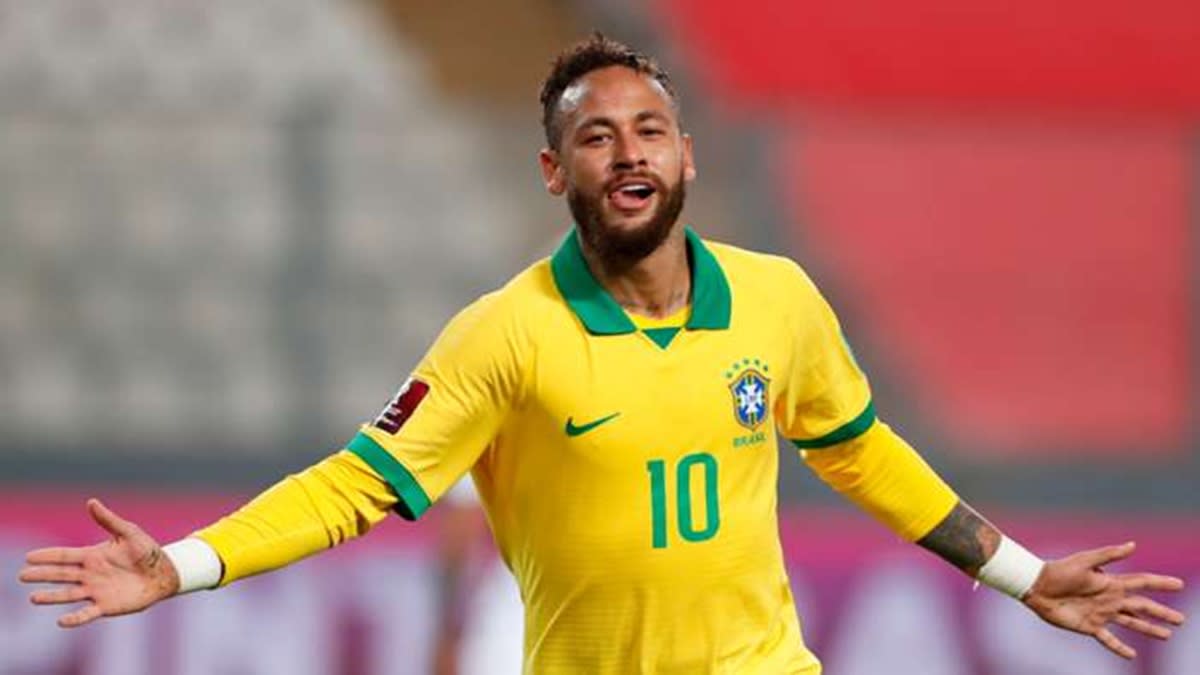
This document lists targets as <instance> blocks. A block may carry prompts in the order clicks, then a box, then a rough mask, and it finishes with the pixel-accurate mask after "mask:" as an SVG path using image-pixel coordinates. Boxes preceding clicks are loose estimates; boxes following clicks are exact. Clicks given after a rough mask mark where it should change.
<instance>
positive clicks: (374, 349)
mask: <svg viewBox="0 0 1200 675" xmlns="http://www.w3.org/2000/svg"><path fill="white" fill-rule="evenodd" d="M595 28H599V29H603V30H604V31H606V32H607V33H608V34H610V35H611V36H613V37H616V38H618V39H621V40H623V41H626V42H629V43H631V44H633V45H635V46H637V47H639V48H641V49H643V50H644V51H647V52H649V53H651V54H653V55H656V56H657V57H658V58H659V59H660V61H662V62H663V63H664V64H665V65H667V67H668V68H669V69H670V70H671V71H672V74H673V76H674V77H675V79H676V80H677V82H678V83H679V86H680V89H681V91H682V94H683V111H684V117H685V126H686V127H687V128H688V129H689V130H690V131H691V132H692V133H693V134H694V136H695V138H696V151H697V161H698V168H699V173H700V178H699V180H698V182H697V184H696V185H695V186H694V188H693V189H692V191H691V193H690V200H689V204H688V207H687V211H686V215H687V219H688V222H690V223H692V224H693V225H694V226H695V227H696V228H697V229H698V230H699V231H700V232H701V233H703V234H705V235H706V236H708V237H711V238H714V239H719V240H724V241H729V242H732V243H736V244H740V245H743V246H747V247H751V248H757V249H763V250H769V251H774V252H779V253H785V254H787V255H790V256H792V257H794V258H796V259H797V260H799V261H800V262H801V263H802V264H803V265H804V266H805V267H806V268H807V269H808V271H809V272H810V273H811V274H812V276H814V278H815V279H816V280H817V282H818V283H819V284H820V285H821V287H822V288H823V290H824V291H825V293H826V294H827V296H828V297H829V298H830V299H831V301H832V302H833V304H834V306H835V308H836V309H837V310H838V312H839V314H840V316H841V318H842V320H843V323H844V326H845V329H846V333H847V335H848V336H849V339H850V341H851V342H852V343H853V344H854V347H855V350H856V352H857V354H858V356H859V357H860V360H861V361H862V363H863V365H864V367H865V368H866V370H867V371H868V373H869V374H870V375H871V377H872V381H873V384H874V388H875V392H876V405H877V407H878V408H879V410H880V411H881V416H883V417H884V418H885V419H886V420H888V421H889V422H890V423H891V424H892V425H893V426H895V427H896V428H898V429H899V430H900V431H901V433H902V434H903V435H905V436H906V437H907V438H908V439H909V440H910V441H912V442H913V443H914V445H916V446H917V447H918V448H919V449H921V451H922V452H923V454H925V455H926V457H927V458H929V460H930V462H931V463H932V464H934V465H935V467H936V468H937V469H938V470H939V471H941V472H942V473H943V475H945V476H946V477H947V478H948V479H949V480H950V482H951V483H952V484H953V485H954V486H955V487H956V488H957V489H958V490H959V491H960V492H961V493H962V494H963V495H964V496H965V497H967V498H968V499H970V500H971V501H972V502H973V503H975V504H976V505H978V506H979V507H981V509H982V510H984V512H985V513H987V514H989V515H990V516H993V519H994V520H996V521H997V522H998V523H999V524H1000V525H1002V526H1003V527H1004V528H1005V529H1006V530H1008V531H1009V532H1010V533H1012V534H1014V535H1015V536H1016V537H1018V538H1020V539H1022V540H1023V541H1025V542H1026V543H1027V544H1029V545H1030V547H1031V548H1034V549H1035V550H1038V551H1039V552H1040V553H1042V554H1044V555H1047V556H1052V555H1054V554H1055V553H1060V552H1064V551H1068V550H1071V549H1073V548H1076V547H1091V546H1096V545H1101V544H1107V543H1117V542H1119V541H1123V540H1125V539H1129V538H1135V539H1137V540H1138V542H1139V544H1140V545H1141V550H1140V552H1139V554H1138V557H1137V560H1138V561H1139V563H1140V565H1139V566H1152V567H1154V568H1156V569H1158V570H1160V571H1164V572H1171V573H1175V574H1181V575H1184V576H1185V577H1188V578H1189V579H1190V580H1191V581H1192V586H1193V587H1194V589H1193V590H1189V591H1187V592H1185V593H1184V594H1183V595H1182V596H1181V597H1179V598H1176V599H1175V601H1176V602H1177V603H1178V605H1179V606H1180V607H1181V609H1184V610H1185V611H1189V610H1190V612H1191V613H1192V614H1193V615H1194V616H1195V617H1196V618H1200V590H1196V589H1198V588H1200V451H1198V447H1200V426H1198V425H1197V416H1196V413H1195V408H1196V389H1197V383H1198V382H1200V379H1198V375H1200V360H1198V359H1197V354H1198V349H1197V347H1198V342H1197V334H1196V322H1197V320H1198V319H1200V311H1198V309H1200V307H1198V300H1197V290H1200V279H1197V272H1196V270H1197V269H1198V267H1197V260H1198V255H1200V244H1198V243H1197V241H1198V239H1197V232H1200V171H1198V162H1197V157H1198V150H1200V148H1198V144H1197V139H1198V136H1197V130H1198V129H1200V6H1198V5H1196V4H1195V3H1193V2H1188V1H1186V0H1138V1H1136V2H1135V1H1134V0H1099V1H1097V0H1090V1H1086V2H1085V1H1084V0H1062V1H1061V2H1057V3H1039V2H1033V1H1032V0H1019V1H1016V2H1014V1H1013V0H971V1H970V2H965V3H964V2H961V1H956V0H913V1H912V2H907V3H888V2H879V1H877V0H838V1H837V2H834V1H832V0H793V1H789V2H784V1H781V0H774V1H772V0H742V1H741V2H738V3H733V2H729V1H728V0H688V1H684V0H654V1H653V2H635V1H633V0H488V1H483V0H463V1H461V2H454V3H443V2H433V1H431V0H210V1H209V2H205V3H199V2H194V1H191V0H111V1H109V2H105V3H98V2H94V1H92V0H41V1H40V2H36V3H31V2H20V1H19V0H0V573H2V579H3V581H0V674H3V675H9V674H12V675H17V674H32V673H36V674H42V673H45V674H63V675H66V674H72V675H73V674H80V675H82V674H103V675H140V674H142V673H147V674H149V673H156V674H157V673H186V674H196V675H201V674H205V673H231V674H234V673H236V674H253V675H258V674H264V675H265V674H268V673H301V674H303V673H313V674H314V675H316V674H319V673H338V674H346V675H349V674H351V673H364V674H366V673H427V672H431V670H432V668H433V665H432V664H433V662H434V653H435V651H436V649H435V647H434V645H435V643H436V642H437V637H436V634H437V632H438V630H439V629H438V626H439V625H440V620H439V619H438V618H437V617H438V616H440V614H441V613H444V612H445V611H446V610H445V608H444V607H443V605H444V604H445V603H443V602H442V601H441V598H440V596H439V593H438V591H437V590H436V589H437V585H438V584H437V581H438V579H439V578H440V565H441V564H442V563H441V562H440V560H441V558H440V555H439V552H440V551H442V550H443V549H444V547H443V546H442V545H441V544H439V537H440V536H443V535H442V533H441V530H444V529H445V528H439V522H441V521H444V516H443V515H442V514H440V513H439V509H437V508H435V509H434V510H433V511H432V512H431V514H430V517H429V518H428V519H426V520H425V521H423V522H421V523H418V524H417V525H409V524H403V523H401V522H400V521H399V520H398V519H395V522H388V523H385V524H384V525H382V526H381V527H380V528H379V533H378V534H373V535H372V536H371V537H368V538H367V539H365V540H362V541H361V542H356V543H354V544H351V545H349V546H347V547H345V548H344V549H342V550H339V551H336V552H334V553H332V554H329V555H327V556H322V557H320V558H318V559H315V560H312V561H307V562H304V563H301V564H299V565H297V566H295V567H293V568H289V569H288V570H286V571H284V572H281V573H278V574H275V575H270V576H269V577H265V578H261V579H255V580H251V581H248V582H245V583H244V584H242V586H241V587H240V588H239V590H238V591H234V592H226V593H220V594H198V595H193V596H188V597H186V598H182V599H179V600H177V601H174V602H172V603H170V604H169V605H166V606H163V607H161V608H157V609H156V610H155V611H154V612H151V613H150V614H148V615H139V616H136V617H129V618H124V619H121V620H117V621H111V622H107V623H103V624H101V625H97V626H94V627H89V628H87V629H84V630H80V631H75V632H70V633H67V632H64V631H60V630H58V629H56V628H55V627H54V623H53V620H54V617H55V615H56V614H55V612H53V611H51V610H34V609H33V608H30V607H29V606H28V605H27V604H26V601H25V595H26V593H27V590H26V589H24V588H21V587H19V586H18V585H17V584H16V583H15V582H14V581H13V580H14V578H15V576H16V571H17V569H18V568H19V566H20V561H21V557H22V554H23V552H24V551H25V550H27V549H28V548H31V547H35V546H41V545H46V544H49V543H59V542H64V543H82V542H88V541H92V540H93V539H95V538H96V537H97V536H98V532H97V531H95V530H94V529H93V528H92V527H91V526H89V524H88V522H87V519H86V516H85V513H84V511H83V499H84V498H85V497H87V496H89V495H101V496H104V497H105V498H106V499H107V500H108V502H109V503H110V505H111V506H113V507H114V508H116V509H117V510H118V511H120V512H122V513H123V514H124V515H126V516H127V517H129V518H131V519H134V520H137V521H139V522H142V523H143V524H145V525H146V526H147V529H149V530H150V531H151V532H153V533H154V534H156V535H159V536H160V537H161V538H163V539H170V538H173V537H177V536H182V535H184V534H186V533H187V532H189V531H191V530H192V529H195V528H196V527H199V526H201V525H203V524H205V523H207V522H209V521H211V520H213V519H215V518H216V517H218V516H219V515H221V514H222V513H224V512H225V511H226V510H227V509H229V508H231V507H232V506H234V505H236V504H238V503H240V501H241V500H242V499H244V498H245V497H246V496H248V495H251V494H254V493H255V492H257V491H258V490H260V489H262V488H264V487H265V486H267V485H269V484H270V483H272V482H274V481H275V480H276V479H277V478H278V477H280V476H281V475H282V474H284V473H287V472H291V471H295V470H298V469H300V468H302V467H304V466H306V465H307V464H309V463H311V462H313V461H315V460H317V459H319V458H320V457H322V456H324V455H325V454H327V453H328V452H330V451H331V450H334V449H336V448H338V447H340V446H341V444H342V443H344V442H346V441H347V440H348V439H349V438H350V437H351V436H352V435H353V434H354V432H355V430H356V428H357V425H358V424H359V423H361V422H362V421H364V420H366V419H368V418H370V417H373V416H374V415H375V414H376V413H377V412H378V410H380V409H382V407H383V406H384V405H385V403H386V402H387V400H388V399H389V398H390V397H391V395H392V394H393V392H394V391H395V389H396V388H397V387H398V386H399V385H400V383H402V382H403V380H404V379H405V377H406V375H407V372H408V370H409V369H410V368H411V367H412V366H413V365H414V364H415V362H416V360H417V359H418V358H419V357H420V355H421V354H422V353H423V351H424V349H425V348H426V347H427V346H428V345H429V344H430V342H431V341H432V340H433V338H434V337H435V336H436V334H437V331H438V329H439V328H440V326H441V325H442V324H443V323H444V322H445V321H446V320H447V319H448V318H449V317H450V316H451V315H452V314H453V313H454V312H455V311H456V310H457V309H459V308H460V307H461V306H463V305H465V304H466V303H468V302H470V301H471V300H472V299H474V298H475V297H476V296H478V295H479V294H481V293H483V292H486V291H488V290H491V289H493V288H495V287H497V286H499V285H500V284H502V283H503V282H504V281H505V280H506V279H507V278H508V277H509V276H511V275H512V274H514V273H515V272H516V271H518V270H519V269H521V268H523V267H524V266H526V265H527V264H529V263H531V262H532V261H534V260H536V259H537V258H539V257H542V256H544V255H547V254H548V253H549V252H551V251H552V250H553V249H554V247H555V246H556V245H557V243H558V241H559V239H560V237H561V236H562V233H563V232H565V231H566V230H567V229H568V228H569V227H570V222H569V215H568V213H567V210H566V208H565V205H563V204H561V203H559V202H558V201H557V200H554V199H552V198H550V197H548V196H547V195H546V193H545V191H544V190H543V188H542V185H541V182H540V175H539V173H538V171H537V165H536V161H535V159H536V152H537V150H538V149H539V148H540V147H541V146H542V144H543V141H542V136H541V128H540V125H539V116H540V108H539V106H538V103H537V92H538V88H539V86H540V83H541V80H542V78H543V77H544V75H545V74H546V71H547V70H548V64H549V62H550V60H551V59H552V58H553V56H554V55H555V54H556V53H557V52H558V51H559V50H560V49H562V48H563V47H564V46H566V45H567V44H569V43H570V42H571V41H573V40H575V39H578V38H580V37H582V36H584V35H586V34H587V32H589V31H590V30H592V29H595ZM781 451H782V452H784V453H785V455H786V457H785V458H784V461H783V462H782V463H781V464H782V466H783V476H782V480H781V486H780V490H781V501H782V504H783V510H784V516H783V519H782V530H783V531H782V535H783V537H784V541H785V548H786V550H787V553H788V556H789V558H788V561H789V566H790V567H791V570H792V576H793V584H794V586H795V591H796V595H797V601H798V603H799V605H800V611H801V616H802V619H803V620H804V622H805V630H806V635H807V637H808V639H809V641H810V643H812V644H813V645H814V646H815V648H816V649H817V651H818V653H819V654H821V655H822V657H823V658H824V660H825V661H826V665H827V668H828V672H830V673H831V674H836V675H843V674H850V675H875V674H880V675H885V674H886V675H905V674H913V675H943V674H944V675H957V674H963V675H1002V674H1003V675H1007V674H1012V675H1025V674H1037V675H1056V674H1063V675H1067V674H1080V675H1083V674H1087V675H1096V674H1100V675H1108V674H1113V675H1124V674H1129V675H1196V674H1197V673H1200V629H1198V628H1197V626H1189V627H1185V628H1184V629H1182V630H1181V631H1180V632H1179V633H1178V634H1177V636H1176V639H1175V640H1173V641H1172V642H1171V643H1168V644H1166V645H1148V644H1145V643H1143V642H1136V644H1137V646H1138V647H1139V648H1141V651H1142V652H1143V657H1142V658H1141V659H1139V661H1138V662H1136V663H1134V664H1126V663H1124V662H1121V661H1119V660H1118V659H1116V658H1114V657H1111V656H1109V655H1107V654H1106V653H1104V652H1103V651H1102V650H1101V649H1100V648H1099V647H1098V646H1097V645H1095V644H1093V643H1091V642H1089V641H1088V640H1085V639H1083V638H1079V637H1077V636H1072V635H1067V634H1062V633H1058V632H1055V631H1052V630H1051V629H1049V628H1047V627H1045V626H1043V625H1041V624H1040V623H1039V622H1038V621H1037V620H1036V619H1035V618H1033V617H1032V615H1030V614H1028V613H1026V612H1024V611H1023V610H1022V609H1021V608H1020V607H1019V606H1018V605H1017V604H1016V603H1013V602H1012V601H1009V600H1007V599H1005V598H1003V597H1000V596H998V595H997V594H995V593H992V592H985V591H981V592H979V593H977V594H973V593H972V592H971V591H970V584H969V583H968V582H967V581H966V580H965V579H963V578H960V577H959V576H958V575H957V573H956V572H954V571H953V570H950V569H948V568H946V566H944V565H942V564H941V563H940V562H938V561H936V560H933V559H932V558H931V557H929V556H928V555H927V554H924V553H923V552H921V551H919V550H917V549H916V548H915V547H909V546H904V545H900V544H898V543H897V542H896V541H895V540H894V539H893V538H892V537H891V536H890V535H889V534H888V533H887V532H885V531H884V530H883V529H882V528H880V527H879V526H877V525H875V524H874V523H872V522H870V521H869V520H867V519H866V518H865V517H863V516H860V515H858V514H856V513H853V512H851V511H849V510H847V509H846V507H845V506H844V505H842V504H841V503H840V502H839V501H838V499H837V498H836V497H835V496H834V495H832V493H831V492H830V491H829V490H828V489H827V488H825V487H824V486H823V485H821V484H820V483H818V482H816V481H814V480H813V479H812V477H811V476H809V475H808V474H807V473H806V470H805V469H804V468H803V466H802V464H801V462H800V461H799V460H798V459H797V458H796V457H795V456H794V454H793V452H792V451H790V450H788V449H786V448H784V449H781ZM477 548H478V551H477V553H476V554H475V556H474V557H475V558H476V559H477V563H476V564H474V565H473V566H472V567H471V569H472V570H474V572H472V573H470V574H468V577H471V578H473V579H476V580H477V581H478V580H480V579H483V578H484V577H486V576H487V574H488V573H489V572H488V570H490V569H492V566H491V564H490V560H489V556H490V555H491V554H490V552H489V551H488V549H487V548H486V546H480V547H477ZM479 583H483V582H482V581H479ZM468 595H470V594H469V593H468ZM481 597H482V596H481ZM479 605H480V603H478V602H476V603H470V602H468V603H465V606H464V607H462V608H458V609H454V610H452V611H462V612H463V613H464V614H465V615H467V616H466V617H465V618H464V621H466V623H467V625H468V626H469V625H472V624H471V621H472V619H471V616H473V615H475V614H479V613H486V611H487V608H486V607H484V608H481V607H480V606H479ZM509 628H512V626H511V625H510V626H509ZM513 639H515V640H519V630H518V631H517V634H516V635H514V636H513ZM492 672H497V673H500V672H512V671H511V670H502V669H500V668H498V667H497V668H496V669H495V670H494V671H492Z"/></svg>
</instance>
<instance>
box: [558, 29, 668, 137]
mask: <svg viewBox="0 0 1200 675" xmlns="http://www.w3.org/2000/svg"><path fill="white" fill-rule="evenodd" d="M609 66H624V67H626V68H629V69H630V70H633V71H636V72H638V73H641V74H643V75H647V76H649V77H652V78H654V80H655V81H656V82H658V83H659V84H660V85H662V88H663V90H664V91H666V92H667V96H669V97H670V99H671V105H672V106H673V107H675V108H678V107H679V98H678V96H677V95H676V94H675V87H673V86H672V85H671V76H670V75H669V74H668V73H667V71H665V70H663V69H662V67H661V66H659V65H658V63H657V62H656V61H655V60H654V59H652V58H650V57H649V56H646V55H645V54H643V53H641V52H639V51H637V50H636V49H634V48H633V47H630V46H629V45H626V44H622V43H620V42H617V41H616V40H613V39H612V38H609V37H607V36H606V35H604V34H603V33H601V32H600V31H596V32H595V33H592V35H591V37H589V38H587V39H586V40H580V41H579V42H576V43H575V44H573V45H571V46H570V47H568V48H567V49H566V50H564V51H563V52H562V53H561V54H559V55H558V57H557V58H556V59H554V66H553V67H552V68H551V69H550V74H549V75H547V76H546V80H545V82H543V83H542V92H541V94H540V96H539V97H538V98H539V100H540V101H541V102H542V130H543V131H545V133H546V143H547V144H548V145H549V146H550V148H552V149H554V150H558V146H559V142H560V141H561V138H562V120H561V118H560V117H559V115H558V103H559V100H560V99H561V98H562V95H563V92H564V91H566V90H567V87H570V86H571V85H572V84H574V82H575V81H576V80H578V79H579V78H581V77H583V76H584V75H587V74H588V73H590V72H592V71H593V70H599V69H601V68H607V67H609Z"/></svg>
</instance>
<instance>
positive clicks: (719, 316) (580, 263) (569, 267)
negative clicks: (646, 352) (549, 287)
mask: <svg viewBox="0 0 1200 675" xmlns="http://www.w3.org/2000/svg"><path fill="white" fill-rule="evenodd" d="M684 234H685V236H686V237H687V246H688V252H689V253H691V256H690V257H691V261H692V315H691V316H690V317H688V321H687V329H688V330H705V329H707V330H724V329H726V328H729V314H730V304H731V300H730V297H731V296H730V293H729V281H728V280H727V279H726V278H725V272H724V271H722V270H721V265H720V264H719V263H717V258H716V256H714V255H713V254H712V251H709V250H708V247H706V246H705V245H704V242H703V241H701V240H700V237H699V236H698V235H697V234H696V233H695V232H693V231H692V228H690V227H688V228H685V229H684ZM550 270H551V272H552V273H553V274H554V283H555V284H556V285H557V286H558V291H559V292H560V293H562V295H563V298H565V299H566V301H567V304H568V305H569V306H570V307H571V311H573V312H575V316H578V317H579V320H580V321H582V322H583V325H584V327H585V328H587V331H588V332H589V333H591V334H592V335H621V334H624V333H632V332H634V331H636V330H637V327H636V326H634V325H633V321H630V320H629V317H628V316H627V315H626V314H625V310H623V309H621V306H620V305H618V304H617V301H616V300H613V297H612V296H611V295H609V294H608V291H606V290H604V287H603V286H601V285H600V282H598V281H596V277H594V276H592V271H591V270H589V269H588V266H587V262H586V261H585V260H584V258H583V249H582V248H580V246H579V237H578V235H577V234H576V233H575V230H574V229H572V230H571V231H570V232H569V233H568V234H567V236H566V238H565V239H564V240H563V243H562V245H561V246H559V247H558V251H556V252H555V253H554V256H553V257H552V258H551V259H550Z"/></svg>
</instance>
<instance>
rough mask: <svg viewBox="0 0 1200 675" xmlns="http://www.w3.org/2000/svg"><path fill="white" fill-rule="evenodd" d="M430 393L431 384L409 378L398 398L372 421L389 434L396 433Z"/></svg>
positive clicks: (401, 388)
mask: <svg viewBox="0 0 1200 675" xmlns="http://www.w3.org/2000/svg"><path fill="white" fill-rule="evenodd" d="M428 393H429V385H428V384H425V383H424V382H422V381H421V380H418V379H416V378H414V377H410V378H408V380H407V381H405V383H404V386H402V387H400V391H399V392H398V393H397V394H396V398H394V399H392V402H391V403H389V404H388V407H386V408H384V409H383V412H381V413H379V417H376V418H375V421H374V422H373V423H372V424H373V425H374V426H375V428H377V429H382V430H384V431H386V432H388V433H389V434H392V435H395V434H396V432H398V431H400V427H402V426H404V423H405V422H407V421H408V418H409V417H412V414H413V413H414V412H416V410H417V406H419V405H421V400H422V399H424V398H425V395H426V394H428Z"/></svg>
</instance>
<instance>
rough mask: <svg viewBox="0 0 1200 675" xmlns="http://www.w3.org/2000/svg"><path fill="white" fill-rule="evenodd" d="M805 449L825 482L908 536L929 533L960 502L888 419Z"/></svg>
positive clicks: (914, 537)
mask: <svg viewBox="0 0 1200 675" xmlns="http://www.w3.org/2000/svg"><path fill="white" fill-rule="evenodd" d="M800 454H801V456H802V457H803V458H804V461H805V463H806V464H808V466H809V468H811V469H812V470H813V472H814V473H816V474H817V476H818V477H819V478H820V479H821V480H822V481H824V482H825V483H826V484H828V485H829V486H830V487H832V488H833V489H834V490H837V492H838V493H840V494H841V495H843V496H844V497H846V498H847V499H849V500H850V501H851V502H853V503H854V504H856V505H857V506H858V507H859V508H861V509H862V510H864V511H866V512H867V513H869V514H871V515H872V516H873V517H875V519H876V520H878V521H879V522H881V523H883V524H884V525H886V526H887V527H888V528H890V529H891V530H892V531H893V532H895V533H896V534H898V535H900V536H901V537H903V538H904V539H906V540H908V541H916V540H918V539H920V538H921V537H924V536H925V535H926V534H929V531H930V530H932V529H933V528H934V526H936V525H937V524H938V523H940V522H942V520H943V519H944V518H945V517H946V516H947V514H949V513H950V510H951V509H953V508H954V505H955V504H957V503H958V501H959V499H958V495H957V494H955V493H954V491H953V490H952V489H951V488H950V486H948V485H947V484H946V482H945V481H943V480H942V479H941V477H939V476H938V475H937V473H936V472H934V470H933V469H932V468H930V466H929V465H928V464H926V463H925V460H923V459H921V456H920V455H918V454H917V451H916V450H913V448H912V446H910V445H909V444H908V443H906V442H905V441H904V439H903V438H900V436H899V435H897V434H896V433H895V432H893V431H892V429H891V428H890V427H889V426H888V425H886V424H884V423H883V422H879V423H876V424H873V425H871V428H870V429H869V430H868V431H866V432H865V433H863V434H860V435H859V436H858V437H856V438H854V439H852V440H849V441H846V442H844V443H839V444H837V445H834V446H831V447H829V448H826V449H821V450H801V451H800Z"/></svg>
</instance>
